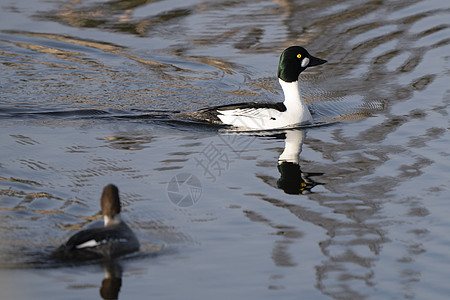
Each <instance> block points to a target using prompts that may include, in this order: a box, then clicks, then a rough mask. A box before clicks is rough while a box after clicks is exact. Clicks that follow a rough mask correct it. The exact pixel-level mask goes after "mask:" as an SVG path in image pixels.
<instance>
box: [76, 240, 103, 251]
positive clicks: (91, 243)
mask: <svg viewBox="0 0 450 300" xmlns="http://www.w3.org/2000/svg"><path fill="white" fill-rule="evenodd" d="M98 245H100V243H98V242H97V241H96V240H89V241H87V242H84V243H83V244H79V245H77V246H76V248H77V249H81V248H90V247H96V246H98Z"/></svg>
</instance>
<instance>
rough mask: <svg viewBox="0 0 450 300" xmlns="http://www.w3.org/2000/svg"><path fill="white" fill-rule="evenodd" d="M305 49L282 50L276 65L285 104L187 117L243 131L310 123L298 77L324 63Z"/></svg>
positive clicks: (234, 106) (243, 106) (248, 105)
mask: <svg viewBox="0 0 450 300" xmlns="http://www.w3.org/2000/svg"><path fill="white" fill-rule="evenodd" d="M326 62H327V61H326V60H323V59H320V58H317V57H314V56H312V55H311V54H309V53H308V51H306V49H305V48H302V47H299V46H292V47H289V48H287V49H286V50H284V51H283V53H282V54H281V57H280V62H279V65H278V78H279V82H280V84H281V87H282V88H283V92H284V102H279V103H270V102H268V103H267V102H249V103H238V104H231V105H224V106H216V107H210V108H205V109H201V110H199V111H197V112H193V113H188V114H187V116H188V117H190V118H194V119H198V120H204V121H208V122H211V123H216V124H223V125H232V126H236V127H240V128H244V129H256V130H267V129H276V128H283V127H293V126H299V125H307V124H311V123H312V117H311V114H310V112H309V109H308V107H307V105H306V104H305V103H304V102H303V100H302V97H301V95H300V90H299V83H298V77H299V75H300V73H301V72H303V71H304V70H306V68H308V67H312V66H317V65H321V64H324V63H326Z"/></svg>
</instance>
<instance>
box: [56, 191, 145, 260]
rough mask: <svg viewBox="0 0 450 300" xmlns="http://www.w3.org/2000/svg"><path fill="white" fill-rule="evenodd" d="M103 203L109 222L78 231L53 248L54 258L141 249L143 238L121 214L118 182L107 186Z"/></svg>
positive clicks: (113, 254) (115, 254)
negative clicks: (56, 247)
mask: <svg viewBox="0 0 450 300" xmlns="http://www.w3.org/2000/svg"><path fill="white" fill-rule="evenodd" d="M101 207H102V213H103V216H104V222H105V226H104V227H101V228H91V229H86V230H82V231H80V232H78V233H76V234H75V235H73V236H72V237H71V238H70V239H69V240H68V241H67V242H66V243H65V244H63V245H61V246H60V247H59V248H58V249H56V250H55V251H54V252H53V254H52V256H53V257H54V258H57V259H61V260H66V261H67V260H69V261H77V260H91V259H112V258H115V257H118V256H120V255H124V254H128V253H132V252H135V251H138V250H139V241H138V240H137V238H136V236H135V235H134V233H133V231H131V229H130V227H128V225H127V224H125V222H123V221H122V219H121V218H120V199H119V190H118V188H117V187H116V186H115V185H112V184H110V185H107V186H106V187H105V188H104V189H103V193H102V197H101Z"/></svg>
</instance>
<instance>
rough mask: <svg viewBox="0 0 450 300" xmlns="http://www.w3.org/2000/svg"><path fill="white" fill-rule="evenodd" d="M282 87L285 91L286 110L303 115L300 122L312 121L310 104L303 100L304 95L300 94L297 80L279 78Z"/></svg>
mask: <svg viewBox="0 0 450 300" xmlns="http://www.w3.org/2000/svg"><path fill="white" fill-rule="evenodd" d="M279 81H280V85H281V88H282V89H283V93H284V102H283V104H284V106H286V111H287V112H290V113H293V114H298V115H299V116H302V118H301V120H300V122H306V121H308V122H312V117H311V113H310V112H309V109H308V106H306V104H305V103H304V102H303V100H302V96H301V94H300V86H299V84H298V80H297V81H293V82H286V81H284V80H282V79H279Z"/></svg>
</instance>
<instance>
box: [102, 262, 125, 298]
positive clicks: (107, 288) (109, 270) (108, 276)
mask: <svg viewBox="0 0 450 300" xmlns="http://www.w3.org/2000/svg"><path fill="white" fill-rule="evenodd" d="M103 268H104V269H105V278H104V279H103V281H102V286H101V287H100V296H101V297H102V299H105V300H107V299H108V300H109V299H119V292H120V288H121V286H122V268H121V267H120V265H119V264H118V263H114V262H111V263H107V264H105V265H104V266H103Z"/></svg>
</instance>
